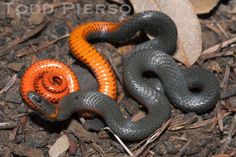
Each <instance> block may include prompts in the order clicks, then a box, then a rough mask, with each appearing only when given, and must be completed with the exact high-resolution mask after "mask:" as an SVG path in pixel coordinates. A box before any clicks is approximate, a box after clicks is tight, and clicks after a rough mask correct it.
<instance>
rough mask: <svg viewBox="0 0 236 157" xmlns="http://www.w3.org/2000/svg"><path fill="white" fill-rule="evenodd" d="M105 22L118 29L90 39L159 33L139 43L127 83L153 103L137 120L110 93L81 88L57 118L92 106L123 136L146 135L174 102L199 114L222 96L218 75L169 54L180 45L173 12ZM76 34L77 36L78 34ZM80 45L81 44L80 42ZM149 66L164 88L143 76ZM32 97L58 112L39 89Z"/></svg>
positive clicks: (41, 107)
mask: <svg viewBox="0 0 236 157" xmlns="http://www.w3.org/2000/svg"><path fill="white" fill-rule="evenodd" d="M100 24H101V23H100ZM103 24H104V23H103ZM90 26H91V25H90ZM95 26H97V27H101V25H99V23H97V24H96V23H94V27H95ZM105 26H106V28H107V27H109V26H110V27H112V29H110V31H106V30H107V29H105V31H101V30H102V29H99V30H100V31H99V32H97V31H95V32H91V33H90V34H89V35H88V39H90V38H93V39H94V38H97V39H102V40H108V41H112V42H120V43H122V42H125V41H128V40H130V39H131V38H132V37H133V36H134V34H135V33H136V32H138V31H140V30H145V31H146V32H147V33H149V34H151V35H155V36H156V35H157V37H156V38H155V39H153V40H150V41H147V42H144V43H142V44H140V45H138V46H137V47H136V48H135V49H134V50H133V52H132V53H131V55H130V56H129V57H128V58H127V59H126V60H125V62H124V83H125V86H126V88H127V90H128V91H129V93H130V94H131V95H132V96H133V97H134V98H135V99H136V100H138V101H139V102H140V103H141V104H143V105H144V106H145V107H146V108H147V112H148V113H147V116H146V117H144V118H143V119H141V120H139V121H137V122H131V120H130V119H126V118H124V116H123V114H122V113H121V111H120V110H119V109H118V107H117V106H116V104H115V102H114V100H112V99H111V98H110V97H109V96H106V95H104V94H102V93H98V92H93V91H79V92H73V93H71V94H68V95H67V96H65V97H64V98H63V99H62V100H61V101H60V102H59V104H58V105H59V112H58V114H57V116H56V117H55V118H54V120H65V119H67V118H68V117H69V116H70V115H71V114H72V113H73V112H76V111H92V112H95V113H97V114H98V115H100V116H102V117H103V118H104V120H105V122H106V123H107V125H108V126H109V127H110V128H111V130H113V132H115V133H116V134H117V135H118V136H120V137H121V138H123V139H126V140H141V139H143V138H145V137H147V136H149V135H150V134H151V133H153V132H154V131H155V130H156V129H158V128H159V127H160V126H161V125H162V123H163V122H165V121H166V120H167V119H169V118H170V116H171V110H170V102H171V103H172V104H173V105H175V106H176V107H178V108H180V109H181V110H183V111H187V112H190V111H191V112H196V113H203V112H206V111H208V110H209V109H211V108H212V107H213V106H214V105H215V104H216V102H217V101H218V99H219V85H218V81H217V79H216V77H215V76H214V75H213V74H212V73H210V72H208V71H207V70H204V69H201V68H191V69H183V68H180V67H179V66H177V64H176V63H175V61H174V60H173V59H172V58H171V57H170V56H169V55H168V54H171V53H173V52H174V50H175V47H176V40H177V29H176V26H175V24H174V22H173V21H172V20H171V19H170V18H169V17H168V16H167V15H165V14H163V13H161V12H155V11H147V12H143V13H140V14H137V15H134V16H133V17H132V18H130V19H129V20H128V21H125V22H121V23H118V24H115V23H107V24H105ZM88 29H89V28H88ZM72 34H73V35H75V34H76V33H73V32H72ZM70 39H73V40H76V38H75V37H74V36H73V37H71V38H70ZM70 42H72V41H70ZM76 44H77V47H78V46H79V44H80V43H78V42H76ZM70 45H71V46H72V48H73V46H74V45H75V44H74V43H70ZM82 46H83V45H82ZM146 71H152V72H154V73H155V74H156V75H157V76H158V78H159V79H160V82H161V84H162V85H163V88H164V92H163V91H161V90H159V88H158V89H157V88H156V85H154V84H152V83H150V81H146V80H147V79H145V78H144V77H143V73H144V72H146ZM156 79H157V78H156ZM166 95H167V97H168V98H167V97H166ZM28 97H29V99H30V100H31V101H32V102H33V103H34V104H36V105H37V106H38V109H37V111H38V112H40V113H41V114H43V115H44V116H48V115H51V114H53V113H54V112H55V107H54V106H53V105H52V104H51V103H50V102H48V101H46V100H45V99H44V98H42V97H41V96H39V95H38V94H37V93H35V92H28ZM169 101H170V102H169Z"/></svg>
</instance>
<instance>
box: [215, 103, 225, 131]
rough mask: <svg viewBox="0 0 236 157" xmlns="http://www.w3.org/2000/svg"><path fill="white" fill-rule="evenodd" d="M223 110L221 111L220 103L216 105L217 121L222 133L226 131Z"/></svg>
mask: <svg viewBox="0 0 236 157" xmlns="http://www.w3.org/2000/svg"><path fill="white" fill-rule="evenodd" d="M221 112H222V110H221V105H220V103H218V104H217V105H216V116H217V121H218V125H219V128H220V131H223V129H224V124H223V116H222V113H221Z"/></svg>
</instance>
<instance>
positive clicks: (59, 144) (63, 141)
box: [49, 135, 70, 157]
mask: <svg viewBox="0 0 236 157" xmlns="http://www.w3.org/2000/svg"><path fill="white" fill-rule="evenodd" d="M69 146H70V143H69V139H68V137H67V136H66V135H63V136H61V137H60V138H59V139H57V141H56V142H55V143H54V144H53V145H52V147H51V148H50V150H49V156H50V157H59V156H60V155H62V154H64V153H65V152H66V151H67V150H68V149H69Z"/></svg>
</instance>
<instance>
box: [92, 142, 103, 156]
mask: <svg viewBox="0 0 236 157" xmlns="http://www.w3.org/2000/svg"><path fill="white" fill-rule="evenodd" d="M92 147H93V148H94V149H95V150H96V151H97V152H98V153H99V154H100V156H101V157H104V156H105V153H104V151H103V150H102V149H101V148H100V147H99V146H98V145H97V144H96V143H92Z"/></svg>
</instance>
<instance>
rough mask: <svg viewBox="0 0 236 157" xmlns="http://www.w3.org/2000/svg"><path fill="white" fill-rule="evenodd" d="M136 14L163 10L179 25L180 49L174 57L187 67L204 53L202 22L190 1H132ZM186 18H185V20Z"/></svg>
mask: <svg viewBox="0 0 236 157" xmlns="http://www.w3.org/2000/svg"><path fill="white" fill-rule="evenodd" d="M130 2H131V4H132V5H133V7H134V11H135V12H142V11H145V10H157V11H158V10H161V11H162V12H164V13H166V14H167V15H169V16H170V17H171V18H172V19H173V20H174V22H175V24H176V25H177V29H178V36H179V38H178V40H179V41H178V49H177V52H176V53H175V55H174V56H173V57H174V58H175V59H176V60H178V61H180V62H182V63H184V64H185V65H186V66H190V65H193V64H194V63H195V62H196V61H197V59H198V58H199V57H200V55H201V52H202V38H201V26H200V22H199V20H198V18H197V16H196V14H195V13H194V11H193V8H192V4H191V3H190V2H189V0H174V1H173V0H130ZM183 17H184V18H183Z"/></svg>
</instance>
